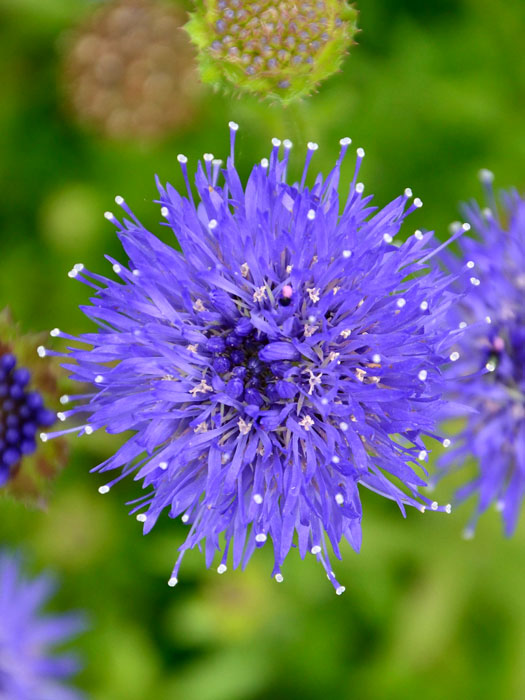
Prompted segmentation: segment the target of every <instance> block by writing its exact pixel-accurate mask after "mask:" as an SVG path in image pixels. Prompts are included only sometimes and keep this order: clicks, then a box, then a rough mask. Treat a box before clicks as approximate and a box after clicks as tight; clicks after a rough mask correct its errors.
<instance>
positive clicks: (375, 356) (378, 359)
mask: <svg viewBox="0 0 525 700" xmlns="http://www.w3.org/2000/svg"><path fill="white" fill-rule="evenodd" d="M372 360H373V361H374V362H375V364H376V365H378V364H379V363H380V362H381V355H378V354H377V353H376V354H375V355H373V356H372Z"/></svg>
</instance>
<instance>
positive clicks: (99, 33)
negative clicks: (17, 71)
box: [63, 0, 199, 139]
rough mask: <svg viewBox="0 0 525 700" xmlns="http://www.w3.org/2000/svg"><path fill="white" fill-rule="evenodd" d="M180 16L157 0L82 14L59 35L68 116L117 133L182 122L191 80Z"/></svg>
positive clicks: (139, 134) (131, 134)
mask: <svg viewBox="0 0 525 700" xmlns="http://www.w3.org/2000/svg"><path fill="white" fill-rule="evenodd" d="M183 22H184V13H183V12H182V11H181V10H180V9H179V8H177V7H176V6H174V5H173V4H168V3H166V2H162V1H161V0H116V2H110V3H102V6H101V7H98V8H97V9H96V10H95V11H94V12H93V13H91V14H89V15H88V17H87V19H86V20H85V21H83V22H82V24H81V25H80V26H79V27H78V28H76V29H75V30H73V31H72V32H71V34H70V35H69V36H68V37H66V40H65V41H64V42H63V43H64V45H65V46H64V48H65V51H64V59H63V75H64V87H65V91H66V93H67V102H68V104H69V105H70V107H71V108H72V110H73V112H74V114H75V116H76V118H77V119H78V120H79V121H80V122H82V123H83V124H86V125H87V126H90V127H92V128H94V129H95V130H96V131H98V132H101V133H102V134H104V135H106V136H108V137H110V138H118V139H125V138H142V139H159V138H162V137H163V136H165V135H166V134H168V133H169V132H170V131H172V130H173V129H177V128H181V127H184V126H185V125H187V124H189V123H190V122H191V120H192V119H193V118H194V116H195V112H196V103H197V98H198V94H199V85H198V77H197V72H196V68H195V56H194V49H193V47H192V46H191V44H190V42H189V41H188V37H187V36H186V34H185V33H184V31H183V30H182V28H181V27H182V24H183Z"/></svg>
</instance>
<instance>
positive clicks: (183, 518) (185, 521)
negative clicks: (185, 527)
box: [181, 513, 190, 523]
mask: <svg viewBox="0 0 525 700" xmlns="http://www.w3.org/2000/svg"><path fill="white" fill-rule="evenodd" d="M189 519H190V516H189V515H188V514H187V513H184V515H183V516H182V518H181V520H182V522H183V523H187V522H188V520H189Z"/></svg>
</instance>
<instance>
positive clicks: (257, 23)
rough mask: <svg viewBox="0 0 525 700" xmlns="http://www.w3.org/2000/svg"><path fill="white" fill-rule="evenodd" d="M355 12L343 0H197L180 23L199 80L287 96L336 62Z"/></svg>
mask: <svg viewBox="0 0 525 700" xmlns="http://www.w3.org/2000/svg"><path fill="white" fill-rule="evenodd" d="M357 14H358V13H357V10H356V9H355V8H354V7H352V6H350V5H349V4H348V3H347V2H346V1H345V0H309V1H308V0H306V1H305V2H297V1H296V0H256V1H255V2H254V1H253V0H200V3H199V6H198V8H197V10H196V11H195V12H194V13H193V14H192V16H191V19H190V21H189V22H188V23H187V24H186V30H187V31H188V33H189V35H190V37H191V39H192V41H193V43H194V44H195V45H196V46H197V48H198V50H199V65H200V70H201V77H202V80H203V81H204V82H206V83H212V84H213V85H215V86H217V87H227V86H229V87H232V86H233V87H234V88H237V89H238V90H241V91H246V92H252V93H255V94H257V95H259V96H261V97H270V98H273V99H278V100H279V101H281V102H284V103H288V102H291V101H292V100H295V99H297V98H300V97H304V96H306V95H308V94H310V93H311V92H312V91H313V90H314V89H315V87H316V86H317V84H318V83H319V82H320V81H321V80H324V79H325V78H327V77H328V76H330V75H332V73H335V71H337V70H338V69H339V67H340V65H341V63H342V60H343V57H344V55H345V54H346V52H347V49H348V47H349V45H350V44H351V43H352V40H353V37H354V35H355V33H356V31H357V25H356V21H357Z"/></svg>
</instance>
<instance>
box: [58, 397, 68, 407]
mask: <svg viewBox="0 0 525 700" xmlns="http://www.w3.org/2000/svg"><path fill="white" fill-rule="evenodd" d="M59 401H60V403H61V404H62V406H63V405H64V404H66V403H69V396H68V395H67V394H64V395H63V396H61V397H60V399H59Z"/></svg>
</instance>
